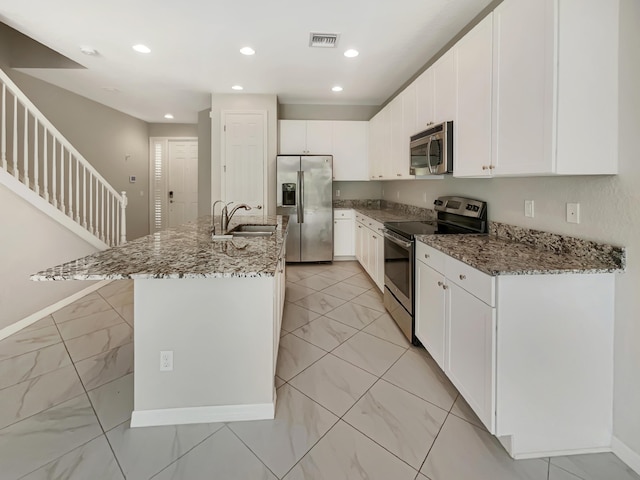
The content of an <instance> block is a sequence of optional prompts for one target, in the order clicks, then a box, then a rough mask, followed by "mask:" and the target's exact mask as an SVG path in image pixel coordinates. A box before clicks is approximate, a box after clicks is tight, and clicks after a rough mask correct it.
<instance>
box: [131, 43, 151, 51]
mask: <svg viewBox="0 0 640 480" xmlns="http://www.w3.org/2000/svg"><path fill="white" fill-rule="evenodd" d="M132 48H133V49H134V50H135V51H136V52H138V53H151V49H150V48H149V47H147V46H146V45H142V44H141V43H139V44H138V45H134V46H133V47H132Z"/></svg>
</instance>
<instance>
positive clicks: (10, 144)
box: [0, 70, 127, 246]
mask: <svg viewBox="0 0 640 480" xmlns="http://www.w3.org/2000/svg"><path fill="white" fill-rule="evenodd" d="M0 84H1V85H2V97H1V100H0V101H1V103H2V105H1V111H0V168H2V169H4V170H5V171H6V172H8V173H9V174H11V175H13V177H15V179H17V180H18V181H20V182H21V183H22V184H24V186H25V187H28V188H29V189H30V190H32V191H33V192H35V193H36V194H37V195H38V196H39V197H40V198H42V199H44V200H45V201H47V202H49V203H50V204H51V205H53V206H54V207H55V208H56V209H57V210H59V211H60V212H62V213H63V214H65V215H66V216H68V217H69V218H71V219H72V220H73V221H74V222H75V223H77V224H78V225H80V226H81V227H82V228H84V229H85V230H87V231H88V232H90V233H91V234H92V235H94V236H95V237H97V238H98V239H100V240H101V241H102V242H104V243H105V244H107V245H109V246H114V245H119V244H121V243H125V242H126V238H127V236H126V233H127V232H126V206H127V194H126V192H122V193H118V192H117V191H116V190H115V189H114V188H113V187H112V186H111V185H109V183H108V182H107V181H106V180H105V179H104V178H103V177H102V175H100V174H99V173H98V171H97V170H96V169H95V168H93V166H92V165H91V164H90V163H89V162H88V161H87V160H86V159H85V158H84V157H83V156H82V154H80V152H78V150H76V148H75V147H74V146H73V145H71V143H70V142H69V141H68V140H67V139H66V138H65V137H64V136H63V135H62V134H61V133H60V132H59V131H58V129H56V128H55V127H54V126H53V125H52V124H51V122H49V120H47V118H46V117H45V116H44V115H43V114H42V113H41V112H40V110H38V108H37V107H36V106H35V105H34V104H33V103H32V102H31V101H30V100H29V99H28V98H27V97H26V96H25V94H24V93H23V92H22V91H21V90H20V89H19V88H18V87H17V86H16V85H15V83H13V81H12V80H11V79H10V78H9V77H8V76H7V75H6V74H5V73H4V72H3V71H2V70H0Z"/></svg>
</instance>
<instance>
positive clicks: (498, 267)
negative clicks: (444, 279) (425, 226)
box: [417, 235, 625, 275]
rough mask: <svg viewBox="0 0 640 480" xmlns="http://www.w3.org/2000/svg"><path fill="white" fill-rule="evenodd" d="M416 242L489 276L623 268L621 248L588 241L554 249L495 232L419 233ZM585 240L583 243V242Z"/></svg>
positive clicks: (610, 270)
mask: <svg viewBox="0 0 640 480" xmlns="http://www.w3.org/2000/svg"><path fill="white" fill-rule="evenodd" d="M417 239H418V241H420V242H422V243H424V244H426V245H429V246H430V247H433V248H435V249H437V250H440V251H441V252H443V253H445V254H447V255H449V256H451V257H453V258H455V259H457V260H460V261H461V262H463V263H466V264H467V265H470V266H471V267H474V268H476V269H478V270H480V271H481V272H484V273H487V274H489V275H536V274H538V275H542V274H562V273H614V272H622V271H624V266H625V253H624V249H623V248H620V247H614V246H612V245H606V244H595V243H591V242H589V243H591V244H590V245H588V248H583V247H581V245H579V244H577V245H574V246H573V247H574V248H571V249H570V251H565V252H562V251H558V252H553V251H549V250H546V249H544V248H540V247H535V246H531V245H527V244H525V243H522V242H518V241H514V240H510V239H506V238H502V237H499V236H496V235H421V236H418V237H417ZM585 243H586V242H585Z"/></svg>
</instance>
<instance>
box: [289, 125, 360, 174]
mask: <svg viewBox="0 0 640 480" xmlns="http://www.w3.org/2000/svg"><path fill="white" fill-rule="evenodd" d="M279 128H280V132H279V134H280V153H281V154H283V155H287V154H292V155H304V154H309V155H333V179H334V180H368V179H369V122H367V121H331V120H280V122H279Z"/></svg>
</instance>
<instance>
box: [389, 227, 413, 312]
mask: <svg viewBox="0 0 640 480" xmlns="http://www.w3.org/2000/svg"><path fill="white" fill-rule="evenodd" d="M412 277H413V243H412V242H410V241H406V240H404V239H402V238H400V237H399V236H396V235H394V234H392V233H390V232H389V231H385V232H384V285H385V287H386V288H387V289H389V291H390V292H391V293H392V294H393V296H394V297H396V299H397V300H398V301H399V302H400V303H401V304H402V306H403V307H404V308H405V309H406V310H407V312H408V313H409V314H410V315H412V316H413V305H412V299H413V278H412Z"/></svg>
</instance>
